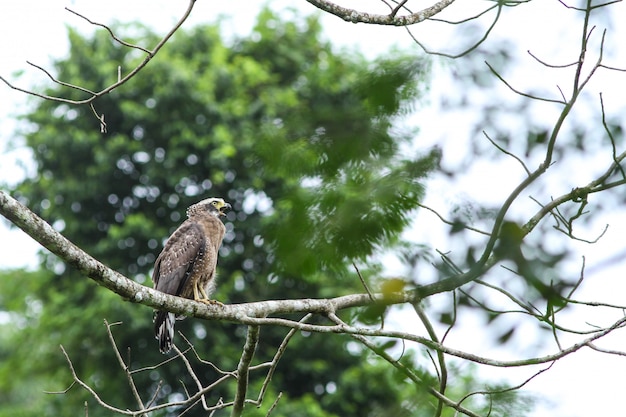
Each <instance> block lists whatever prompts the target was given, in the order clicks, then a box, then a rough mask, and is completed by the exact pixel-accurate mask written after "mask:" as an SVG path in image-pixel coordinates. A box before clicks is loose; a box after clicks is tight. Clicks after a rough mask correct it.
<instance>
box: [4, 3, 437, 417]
mask: <svg viewBox="0 0 626 417" xmlns="http://www.w3.org/2000/svg"><path fill="white" fill-rule="evenodd" d="M302 21H303V22H304V23H302ZM131 29H132V33H133V34H134V35H135V37H137V38H139V39H140V41H138V42H142V43H144V44H146V45H147V44H153V43H154V42H155V40H156V37H155V35H154V34H153V33H151V32H150V31H149V30H148V29H145V28H137V27H134V26H133V27H131ZM115 30H116V31H117V32H122V33H123V32H124V28H122V27H118V28H116V29H115ZM69 38H70V53H69V55H68V57H67V58H66V59H63V60H61V61H59V62H58V63H57V65H56V72H57V73H58V79H61V80H64V81H66V82H69V83H72V84H75V85H80V86H83V87H85V88H88V89H92V90H98V89H99V88H101V87H102V86H105V85H107V84H109V83H111V82H113V81H115V76H116V74H117V67H118V66H121V67H122V68H123V69H126V70H128V69H129V68H132V67H133V65H134V64H136V63H137V62H138V61H139V60H141V59H142V57H141V56H139V55H138V54H137V53H136V52H135V51H132V50H129V49H128V48H125V47H123V46H121V45H119V44H117V43H115V42H113V41H112V40H111V39H110V38H109V35H108V34H107V33H106V32H104V31H102V32H99V33H97V34H96V35H94V36H93V37H90V38H83V37H82V36H80V35H79V34H78V33H76V32H74V31H72V30H70V31H69ZM320 38H321V27H320V25H319V22H318V21H317V19H315V18H312V17H310V18H306V19H304V20H301V22H300V23H296V22H295V21H289V20H280V19H279V17H278V16H276V15H274V14H273V13H272V12H270V11H269V10H265V11H264V12H263V13H262V14H261V15H260V16H259V18H258V21H257V24H256V25H255V27H254V28H253V33H252V34H251V36H249V37H247V38H242V39H238V40H235V41H234V42H232V44H231V45H227V44H225V43H224V41H223V40H222V38H221V36H220V29H219V27H218V26H199V27H196V28H193V29H190V30H187V31H180V32H178V33H177V34H176V36H175V37H174V38H173V39H172V40H171V41H170V43H169V44H168V45H167V46H166V47H165V48H164V49H163V50H162V51H161V52H160V54H159V55H158V57H157V58H155V59H154V60H153V61H151V62H150V64H149V65H148V66H147V67H146V68H145V69H144V71H143V72H142V73H141V74H140V75H139V76H137V77H135V78H134V79H133V80H132V81H131V82H129V83H128V84H126V85H125V86H123V87H121V88H119V89H117V90H115V91H114V92H112V93H110V94H108V95H106V96H104V97H102V98H101V99H99V100H98V101H97V102H96V103H95V107H96V109H97V111H99V112H101V113H103V114H104V115H105V120H106V123H107V129H108V133H107V134H104V135H103V134H101V133H100V132H99V125H98V121H97V120H95V118H94V117H93V115H92V114H91V111H90V110H89V109H88V108H87V107H72V108H70V107H69V106H67V105H65V104H59V103H55V102H51V101H41V102H38V103H37V106H36V109H35V110H34V111H33V112H32V113H30V114H28V115H26V116H25V118H24V120H25V121H26V122H28V123H29V125H30V126H31V127H29V129H28V132H27V133H26V140H27V144H28V146H29V147H30V148H31V149H32V150H33V153H34V157H35V160H36V163H37V174H36V176H35V177H33V178H31V179H28V180H26V181H24V182H23V183H22V184H20V185H19V186H18V187H17V189H16V190H15V194H16V195H17V196H19V198H20V199H21V200H22V201H23V202H25V203H26V204H27V205H28V206H29V207H30V208H32V209H33V210H34V211H36V212H38V214H40V215H41V216H42V217H43V218H45V219H46V220H47V221H49V222H51V223H53V224H54V225H55V227H57V228H59V229H61V230H62V231H63V233H64V234H65V235H66V236H67V237H68V238H70V239H71V240H72V241H73V242H75V243H76V244H77V245H79V246H80V247H82V248H83V249H85V250H86V251H87V252H89V253H90V254H92V255H93V256H95V257H96V258H98V259H99V260H101V261H103V262H104V263H106V264H108V265H109V266H111V267H113V268H115V269H117V270H119V271H121V272H122V273H124V274H126V275H128V276H130V277H132V278H134V279H136V280H137V281H138V282H141V283H144V284H146V285H150V282H149V276H150V271H151V267H152V264H153V262H154V260H155V258H156V255H158V253H159V251H160V249H161V247H162V244H163V241H164V239H165V238H166V237H167V236H168V235H169V233H171V232H172V231H173V229H174V228H175V227H176V226H177V225H178V224H179V223H180V222H181V220H182V217H183V216H184V211H185V209H186V207H188V206H189V205H190V204H192V203H194V202H196V201H198V200H200V199H202V198H206V197H208V196H221V197H224V198H225V199H226V200H227V201H229V202H230V203H231V204H232V205H233V207H234V210H233V211H232V212H231V213H230V214H229V215H228V218H227V221H226V222H227V234H226V237H225V241H224V245H223V248H222V250H221V258H220V264H219V265H218V269H219V281H220V283H219V285H218V290H217V293H216V294H215V298H217V299H219V300H222V301H224V302H231V303H233V302H242V301H256V300H262V299H268V298H278V299H280V298H302V297H327V296H336V295H340V294H344V293H348V292H355V291H361V288H360V283H359V280H358V278H357V277H356V276H355V274H354V273H353V272H352V271H351V268H350V263H349V262H348V261H351V260H355V259H366V258H368V257H369V256H370V255H372V254H375V253H376V251H377V249H379V248H381V247H390V246H392V245H393V244H394V243H395V242H396V240H397V239H398V235H399V233H400V232H401V231H402V230H403V229H404V228H405V227H406V225H407V223H408V219H409V215H410V213H411V211H412V210H415V209H416V208H417V204H418V201H419V199H420V197H421V195H422V192H423V187H422V185H421V180H422V179H423V178H424V176H425V175H427V173H428V172H429V171H430V170H431V169H432V168H433V167H434V166H435V164H436V163H437V161H438V154H437V153H432V154H430V155H421V156H420V155H410V154H407V152H405V151H403V143H405V142H406V141H407V140H408V139H410V138H411V137H412V132H406V133H405V134H401V133H400V132H402V129H400V128H399V127H398V125H400V124H401V118H400V116H401V115H402V114H405V113H407V112H408V111H409V110H410V107H411V104H412V103H413V102H414V101H415V100H416V99H417V98H418V97H419V91H420V89H419V85H420V83H421V82H422V80H423V78H424V74H425V65H424V63H423V62H420V61H416V60H415V59H408V58H405V57H397V56H395V57H388V58H384V59H379V60H377V61H375V62H367V61H366V60H364V59H363V58H362V57H360V56H357V55H350V54H348V53H346V52H341V53H337V52H335V51H333V49H332V48H331V47H330V45H329V44H328V43H325V42H323V41H321V40H320ZM46 93H48V94H50V95H62V96H64V97H68V98H73V99H81V98H84V96H83V95H82V93H81V92H79V91H77V90H71V89H66V88H63V87H60V86H54V87H51V88H50V89H48V91H46ZM43 266H44V267H46V270H45V271H41V272H35V273H24V272H21V271H17V272H8V273H5V274H4V276H2V277H0V286H1V289H2V291H0V294H2V298H0V310H2V311H8V312H10V313H9V314H10V315H11V317H12V318H13V319H14V321H13V322H12V324H7V325H4V328H3V329H2V332H1V333H0V335H1V339H0V355H2V359H3V361H2V364H1V365H0V375H1V376H2V377H3V378H1V379H0V381H2V382H0V383H1V384H3V385H1V386H0V387H1V388H2V390H1V391H2V393H3V394H1V395H3V396H4V398H1V397H0V400H2V402H3V404H10V406H8V407H7V408H6V410H9V411H7V412H8V413H9V414H6V415H25V416H26V415H75V414H76V413H79V412H80V410H82V408H83V403H84V401H86V400H88V402H89V404H90V406H89V415H91V416H99V415H109V414H108V412H105V411H104V410H102V409H100V408H99V407H97V406H96V405H95V404H94V401H93V399H91V398H89V396H88V395H87V394H86V393H84V392H80V393H79V392H78V391H77V390H76V388H74V390H72V391H70V393H69V394H67V395H62V396H46V395H43V394H42V395H41V396H39V397H36V400H33V401H24V399H25V398H27V397H26V395H27V394H28V398H33V397H32V395H37V394H38V393H39V392H41V391H38V392H37V394H33V393H32V385H30V384H31V381H34V382H33V384H36V386H37V387H41V389H45V390H52V391H60V390H63V389H65V388H66V387H67V386H68V385H69V384H70V382H71V376H70V374H69V371H68V368H67V365H66V364H65V362H64V359H63V357H62V355H61V353H60V351H59V345H60V344H62V345H63V346H64V347H65V349H66V350H67V352H68V353H69V355H70V357H72V359H73V360H74V365H75V367H76V371H77V373H78V374H79V375H80V376H82V377H83V378H85V380H86V382H87V383H89V384H91V385H93V386H94V388H95V389H96V390H97V391H98V392H99V394H100V395H101V396H102V398H103V399H104V400H105V401H109V402H111V403H113V404H115V405H116V406H119V407H121V408H126V407H129V408H132V407H134V404H135V403H134V400H133V399H132V397H131V393H130V390H129V389H128V388H127V387H126V386H125V385H123V384H124V381H123V378H121V377H120V370H119V367H118V365H117V363H116V360H115V358H114V355H113V353H112V351H111V347H110V345H109V342H108V340H107V336H106V332H105V328H104V326H103V325H101V323H103V319H107V320H108V321H109V322H117V321H121V322H123V324H122V325H120V326H116V327H115V328H114V329H115V330H114V334H115V338H116V342H117V345H118V346H119V347H120V349H121V350H122V351H123V352H130V353H129V355H130V356H129V357H130V358H131V367H133V368H136V367H139V366H145V365H148V364H155V363H158V362H160V361H161V360H162V356H161V355H160V354H159V353H158V349H157V346H156V343H155V342H154V340H152V338H153V336H152V324H151V312H150V311H149V310H148V309H146V308H142V307H141V306H138V305H135V304H130V303H124V302H122V300H120V299H119V298H118V297H117V296H115V295H114V294H112V293H110V292H108V291H105V290H103V289H100V288H97V287H96V286H95V285H94V284H93V283H92V282H90V281H88V280H86V279H84V278H83V277H78V276H77V273H76V271H73V270H71V269H69V268H65V266H64V265H62V264H61V263H60V262H59V261H58V260H57V259H55V258H53V257H51V256H47V257H45V259H44V264H43ZM15 280H18V282H19V284H20V285H14V281H15ZM16 323H17V324H16ZM177 330H181V331H182V332H183V333H185V334H186V335H187V337H189V339H190V340H191V341H192V342H193V343H194V345H195V346H196V347H197V349H198V351H199V353H200V354H201V356H202V357H203V358H205V359H207V360H211V361H213V362H215V363H216V364H218V365H219V366H220V367H221V368H222V369H233V368H234V367H235V366H236V363H237V361H238V358H239V354H240V347H241V346H242V344H243V340H244V332H242V329H241V328H240V327H238V326H234V325H230V324H223V323H215V322H211V323H205V322H201V321H199V320H194V319H188V320H185V321H183V322H181V323H180V324H179V325H177ZM284 334H285V330H284V329H275V328H264V329H263V331H262V332H261V342H260V344H259V349H258V354H257V360H258V361H264V360H268V359H269V358H271V357H272V356H273V355H274V353H275V349H276V347H277V346H278V345H279V343H280V341H281V340H282V338H283V337H284ZM176 341H177V343H178V344H179V345H181V346H182V344H183V342H182V341H181V339H180V338H179V337H177V339H176ZM19 346H32V349H21V350H20V349H18V348H17V347H19ZM346 346H347V341H346V340H345V339H344V338H341V337H332V336H331V337H329V336H328V335H309V336H307V335H299V336H297V337H295V338H294V340H293V341H292V342H291V344H290V345H289V349H287V351H286V353H285V356H284V358H283V360H282V362H281V365H280V366H279V368H278V370H277V372H276V374H275V376H274V379H273V381H272V386H271V388H270V391H271V392H272V393H274V396H275V395H276V393H277V392H278V391H284V393H285V396H284V398H283V399H282V400H281V402H280V406H279V407H278V409H277V410H275V412H274V413H273V414H272V415H274V416H287V415H310V416H322V415H324V416H333V415H363V416H365V415H376V413H377V412H378V411H376V410H385V409H388V408H390V407H396V408H395V409H397V410H399V409H398V407H400V408H402V407H403V405H402V404H404V403H403V399H405V398H408V395H409V394H408V393H409V392H411V393H412V392H413V390H414V388H413V387H411V385H410V384H399V383H398V382H399V381H398V379H397V378H398V375H397V371H395V370H393V368H391V367H389V366H387V365H384V364H381V363H378V362H377V361H375V360H374V359H372V358H371V357H369V356H368V354H367V353H366V352H362V351H358V352H356V353H355V352H350V351H348V349H347V348H346ZM366 358H368V359H367V362H365V360H366ZM383 365H384V366H383ZM9 373H13V374H14V375H19V377H16V378H8V377H7V378H4V376H6V375H8V374H9ZM33 375H36V378H34V379H32V380H31V379H30V378H31V377H32V376H33ZM201 378H203V380H205V381H210V380H212V379H214V378H215V373H214V372H213V371H211V370H206V371H203V372H202V374H201ZM159 380H162V381H164V386H163V389H162V395H163V396H167V395H173V394H176V393H181V392H183V388H182V385H181V384H180V383H179V381H181V382H182V383H183V384H185V385H186V386H193V381H191V380H190V378H189V376H188V375H187V372H186V370H185V369H184V368H183V367H182V366H181V364H180V363H177V362H173V363H170V364H168V366H167V367H161V368H158V369H156V370H154V371H153V372H151V373H150V375H149V377H146V378H144V379H139V380H138V383H139V387H138V388H139V391H140V394H141V395H142V396H143V397H144V398H147V397H148V396H149V395H151V393H152V392H153V390H154V389H155V387H156V384H157V382H158V381H159ZM27 381H28V382H27ZM367 381H370V382H367ZM256 383H258V382H255V381H253V384H256ZM320 387H322V388H321V389H320ZM328 387H334V388H333V389H332V391H333V393H329V392H328ZM233 389H234V385H233V384H231V385H228V386H221V387H219V388H218V389H217V390H216V391H215V392H214V393H213V395H214V396H215V400H217V398H219V397H220V396H223V397H224V398H231V397H232V393H233ZM5 392H6V393H7V394H4V393H5ZM411 395H412V394H411ZM5 400H6V401H5ZM270 401H271V400H270ZM268 406H269V405H267V404H265V405H264V408H263V409H262V410H266V409H267V407H268ZM196 408H199V407H196ZM400 411H401V410H399V413H398V414H397V415H401V413H400ZM409 411H410V410H408V409H407V410H403V412H409ZM256 412H257V411H252V410H251V411H250V413H252V414H251V415H256V414H254V413H256ZM1 415H5V409H4V407H3V410H2V411H0V416H1ZM188 415H204V414H203V413H201V412H200V410H198V409H194V410H193V411H192V412H190V413H189V414H188Z"/></svg>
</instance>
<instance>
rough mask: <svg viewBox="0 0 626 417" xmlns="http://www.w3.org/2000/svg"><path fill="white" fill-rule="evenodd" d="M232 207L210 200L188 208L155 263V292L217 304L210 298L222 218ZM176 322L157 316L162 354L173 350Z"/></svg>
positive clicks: (156, 329) (166, 314) (163, 314)
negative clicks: (185, 218)
mask: <svg viewBox="0 0 626 417" xmlns="http://www.w3.org/2000/svg"><path fill="white" fill-rule="evenodd" d="M229 208H230V204H228V203H226V202H224V200H222V199H221V198H208V199H206V200H202V201H200V202H199V203H196V204H194V205H193V206H191V207H189V209H187V220H185V221H184V222H183V223H182V224H181V225H180V226H179V227H178V229H176V231H174V233H172V235H171V236H170V238H169V239H168V241H167V243H166V244H165V247H164V248H163V251H161V254H160V255H159V257H158V258H157V260H156V262H155V263H154V272H153V273H152V281H153V282H154V288H155V289H156V290H158V291H162V292H164V293H167V294H173V295H177V296H179V297H184V298H189V299H192V300H196V301H201V302H205V303H211V304H214V303H218V302H217V301H214V300H210V299H209V297H210V295H211V293H212V292H213V290H214V289H215V268H216V266H217V255H218V251H219V248H220V246H221V244H222V239H223V238H224V233H225V232H226V228H225V227H224V224H223V223H222V221H221V220H220V216H223V215H224V211H225V210H227V209H229ZM175 319H176V317H175V315H174V314H173V313H169V312H167V311H157V313H156V315H155V319H154V332H155V337H156V338H157V339H158V340H159V349H160V350H161V352H163V353H167V352H169V351H170V349H171V348H172V339H173V337H174V321H175Z"/></svg>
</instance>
